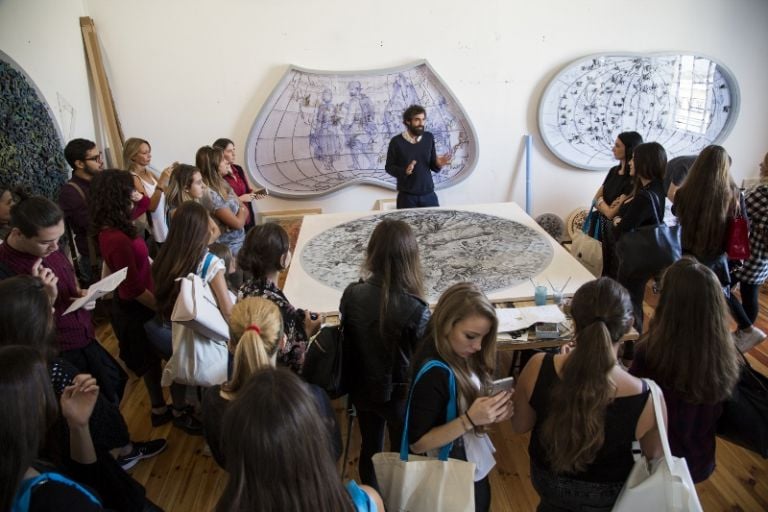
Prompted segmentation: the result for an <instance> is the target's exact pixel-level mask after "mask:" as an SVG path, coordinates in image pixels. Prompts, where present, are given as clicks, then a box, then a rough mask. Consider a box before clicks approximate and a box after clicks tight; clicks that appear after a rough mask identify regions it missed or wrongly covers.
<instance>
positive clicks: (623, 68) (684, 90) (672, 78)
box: [539, 53, 739, 171]
mask: <svg viewBox="0 0 768 512" xmlns="http://www.w3.org/2000/svg"><path fill="white" fill-rule="evenodd" d="M738 113H739V87H738V84H737V82H736V78H735V77H734V76H733V74H732V73H731V72H730V71H729V70H728V69H727V68H726V67H725V66H723V65H722V64H720V63H719V62H717V61H715V60H713V59H711V58H709V57H703V56H700V55H690V54H673V53H664V54H651V55H645V54H598V55H589V56H587V57H583V58H581V59H579V60H577V61H575V62H572V63H571V64H569V65H567V66H566V67H565V68H564V69H563V70H562V71H560V72H559V73H558V74H557V75H556V76H555V77H554V78H553V79H552V81H551V82H550V83H549V85H548V86H547V88H546V90H545V91H544V94H543V95H542V98H541V103H540V105H539V131H540V132H541V136H542V138H543V139H544V142H545V143H546V145H547V147H549V149H550V150H551V151H552V152H553V153H554V154H555V156H557V157H558V158H559V159H560V160H562V161H564V162H566V163H568V164H570V165H573V166H575V167H579V168H581V169H588V170H600V171H605V170H607V169H609V168H611V167H613V166H614V165H616V160H615V159H614V158H613V153H612V152H611V149H612V148H613V143H614V141H615V140H616V136H617V135H618V134H619V133H621V132H624V131H636V132H638V133H640V135H642V136H643V140H645V141H649V142H650V141H656V142H659V143H660V144H662V145H663V146H664V148H665V149H666V150H667V154H668V156H669V158H672V157H674V156H677V155H690V154H697V153H698V152H699V151H701V149H703V148H704V147H705V146H708V145H710V144H717V143H718V142H720V141H722V140H723V139H724V138H725V137H726V136H727V135H728V133H729V132H730V130H731V128H732V127H733V126H734V124H735V122H736V118H737V117H738Z"/></svg>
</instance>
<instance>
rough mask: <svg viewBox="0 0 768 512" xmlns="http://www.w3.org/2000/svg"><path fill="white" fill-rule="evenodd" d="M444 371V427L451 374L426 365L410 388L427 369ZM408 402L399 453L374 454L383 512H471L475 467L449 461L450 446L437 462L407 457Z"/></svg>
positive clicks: (451, 408) (451, 404) (452, 390)
mask: <svg viewBox="0 0 768 512" xmlns="http://www.w3.org/2000/svg"><path fill="white" fill-rule="evenodd" d="M435 366H438V367H441V368H444V369H446V370H447V371H448V372H449V374H450V378H449V395H450V397H451V398H450V399H449V401H448V407H447V411H446V423H447V422H448V421H451V420H453V419H454V418H456V380H455V377H454V375H453V371H452V370H451V369H450V368H449V367H448V366H447V365H445V364H444V363H442V362H440V361H435V360H432V361H429V362H428V363H426V364H425V365H424V366H423V367H422V368H421V370H419V373H418V374H417V375H416V378H415V379H414V381H413V384H412V385H411V393H413V388H414V385H415V384H416V382H417V381H418V380H419V379H420V378H421V376H422V375H423V374H424V373H425V372H426V371H427V370H429V369H430V368H433V367H435ZM410 404H411V398H410V396H409V397H408V406H407V409H406V413H405V423H404V426H403V440H402V443H401V445H400V453H393V452H388V453H386V452H385V453H377V454H376V455H374V456H373V466H374V469H375V470H376V479H377V480H378V482H379V491H380V492H381V497H382V499H383V500H384V505H385V506H386V509H387V510H391V511H414V512H473V511H474V510H475V481H474V480H475V465H474V464H473V463H471V462H466V461H463V460H456V459H449V458H448V453H449V452H450V450H451V446H452V443H451V444H448V445H446V446H443V447H442V448H441V449H440V453H439V456H438V458H437V459H434V458H431V457H422V456H419V455H409V454H408V420H409V416H410V408H411V407H410Z"/></svg>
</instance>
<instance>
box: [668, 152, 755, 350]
mask: <svg viewBox="0 0 768 512" xmlns="http://www.w3.org/2000/svg"><path fill="white" fill-rule="evenodd" d="M730 169H731V157H730V156H729V155H728V152H727V151H726V150H725V148H723V147H722V146H714V145H712V146H707V147H706V148H704V149H703V150H702V152H701V153H700V154H699V156H698V158H696V161H695V162H694V163H693V166H692V167H691V170H690V171H688V176H687V177H686V178H685V181H684V182H683V184H682V186H681V187H680V189H679V190H678V191H677V192H676V193H675V198H674V201H675V203H674V206H673V207H672V213H674V214H675V215H677V218H678V220H679V221H680V227H681V229H682V233H681V242H682V248H683V254H689V255H691V256H694V257H695V258H696V259H697V260H699V261H700V262H701V263H703V264H704V265H706V266H707V267H709V268H710V269H711V270H712V271H713V272H714V273H715V275H716V276H717V279H718V280H719V281H720V284H721V285H722V286H723V290H724V292H725V294H726V298H727V299H728V302H729V305H730V306H731V312H732V313H733V315H734V318H735V320H736V323H737V324H738V330H737V331H736V332H735V333H734V338H735V340H736V343H737V345H739V346H740V347H742V348H744V349H749V348H751V347H752V346H754V345H756V344H757V343H759V342H761V341H762V340H764V339H765V337H766V335H765V333H764V332H763V331H762V330H760V329H758V328H757V327H755V326H753V325H752V322H751V321H750V320H749V318H748V317H747V316H746V315H745V314H744V312H743V310H741V309H740V308H738V305H737V304H735V303H734V302H735V299H734V298H732V296H731V293H730V288H731V285H732V282H731V265H730V264H729V262H728V254H727V253H726V250H727V247H726V245H727V243H728V223H729V222H730V220H731V219H732V218H734V217H736V216H737V215H739V213H740V212H741V214H742V215H744V216H745V217H746V216H747V212H746V208H745V207H744V206H743V205H742V201H741V191H740V190H739V187H737V186H736V183H734V181H733V178H732V177H731V173H730Z"/></svg>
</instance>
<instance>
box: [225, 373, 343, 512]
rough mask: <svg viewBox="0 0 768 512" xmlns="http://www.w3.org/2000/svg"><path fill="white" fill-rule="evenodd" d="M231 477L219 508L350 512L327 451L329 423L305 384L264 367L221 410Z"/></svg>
mask: <svg viewBox="0 0 768 512" xmlns="http://www.w3.org/2000/svg"><path fill="white" fill-rule="evenodd" d="M222 445H223V446H222V448H223V450H224V457H225V460H226V464H225V468H226V470H227V472H228V473H229V481H228V482H227V486H226V488H225V489H224V492H223V493H222V495H221V498H219V502H218V504H217V505H216V510H217V511H218V512H230V511H235V510H259V511H262V512H283V511H286V510H290V511H293V512H352V511H353V510H354V506H353V505H352V501H351V499H350V498H349V495H348V494H347V492H346V490H345V489H344V486H343V485H342V483H341V479H340V478H339V476H338V473H337V472H336V464H335V463H334V461H333V457H332V455H331V453H330V451H329V450H328V446H329V445H330V439H329V433H328V428H327V427H326V426H325V425H324V423H323V420H322V418H321V415H320V411H319V410H318V406H317V403H316V401H315V398H314V397H313V396H312V393H311V392H310V390H309V388H308V387H307V385H306V384H305V383H304V382H302V381H301V379H300V378H299V377H297V376H296V375H294V374H293V373H291V372H290V371H288V370H283V369H280V370H276V369H273V368H262V369H260V370H258V371H257V372H256V373H255V374H254V375H253V376H252V377H251V379H250V380H249V381H248V383H247V384H246V385H245V387H244V388H243V389H242V390H241V391H240V394H239V395H238V397H237V398H236V399H235V400H234V401H233V402H232V403H231V404H230V406H229V408H228V409H227V412H226V413H225V414H224V426H223V431H222Z"/></svg>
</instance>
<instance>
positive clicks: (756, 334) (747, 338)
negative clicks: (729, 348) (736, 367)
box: [733, 325, 766, 353]
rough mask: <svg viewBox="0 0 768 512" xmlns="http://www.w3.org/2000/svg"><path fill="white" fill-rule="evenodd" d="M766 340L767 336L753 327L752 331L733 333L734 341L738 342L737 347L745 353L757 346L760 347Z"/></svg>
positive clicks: (745, 330)
mask: <svg viewBox="0 0 768 512" xmlns="http://www.w3.org/2000/svg"><path fill="white" fill-rule="evenodd" d="M765 338H766V334H765V333H764V332H763V331H762V330H761V329H758V328H757V327H755V326H754V325H753V326H752V328H751V329H744V330H742V331H736V332H734V333H733V339H734V341H735V342H736V347H738V349H739V350H740V351H741V352H742V353H744V352H747V351H749V350H750V349H751V348H752V347H754V346H755V345H758V344H759V343H760V342H762V341H763V340H764V339H765Z"/></svg>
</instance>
